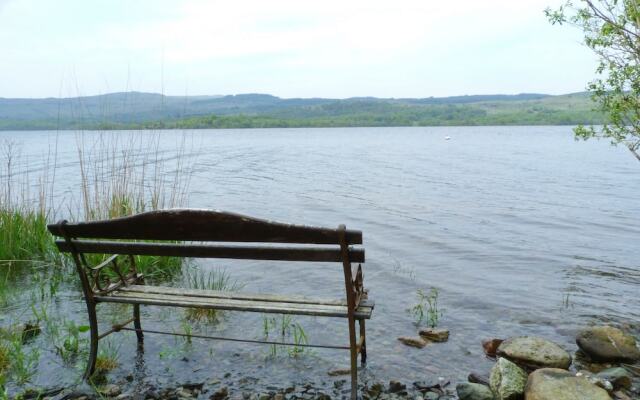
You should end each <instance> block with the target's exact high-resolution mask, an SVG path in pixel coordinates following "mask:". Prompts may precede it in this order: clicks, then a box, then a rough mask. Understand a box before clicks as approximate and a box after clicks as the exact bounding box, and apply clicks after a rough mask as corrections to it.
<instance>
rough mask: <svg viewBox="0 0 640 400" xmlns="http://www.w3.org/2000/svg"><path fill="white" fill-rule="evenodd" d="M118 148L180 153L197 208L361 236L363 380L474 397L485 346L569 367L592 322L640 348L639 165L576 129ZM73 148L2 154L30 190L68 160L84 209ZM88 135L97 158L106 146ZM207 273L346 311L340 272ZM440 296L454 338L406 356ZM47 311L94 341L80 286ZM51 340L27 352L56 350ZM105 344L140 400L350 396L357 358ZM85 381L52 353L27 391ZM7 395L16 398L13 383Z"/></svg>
mask: <svg viewBox="0 0 640 400" xmlns="http://www.w3.org/2000/svg"><path fill="white" fill-rule="evenodd" d="M108 134H109V135H113V134H117V135H143V136H144V135H152V134H153V135H155V134H159V135H160V154H162V155H166V156H167V157H169V158H170V157H171V154H172V150H173V149H174V148H175V146H176V145H177V144H179V143H180V142H181V141H182V140H183V138H184V137H187V141H188V146H187V148H189V149H190V150H189V157H190V158H187V160H188V162H189V163H191V168H192V171H193V173H192V176H191V182H190V186H189V188H190V189H189V204H188V205H189V206H190V207H198V208H213V209H221V210H225V211H233V212H237V213H243V214H247V215H251V216H256V217H261V218H267V219H272V220H278V221H282V222H290V223H298V224H311V225H320V226H328V227H337V226H338V225H339V224H341V223H344V224H346V226H347V227H348V228H351V229H358V230H362V231H363V235H364V247H365V249H366V263H365V264H364V266H363V268H364V272H365V278H364V282H365V286H366V287H367V288H369V291H370V297H371V298H372V299H373V300H375V302H376V308H375V311H374V314H373V318H372V320H371V321H370V322H368V323H367V339H368V345H367V346H368V355H369V357H368V364H367V366H366V368H365V369H364V370H363V371H362V374H363V377H367V378H370V379H379V380H385V381H388V380H389V379H403V380H407V381H410V380H411V381H422V380H426V381H437V379H438V377H444V378H445V379H447V380H451V381H452V382H456V381H463V380H466V376H467V374H468V373H469V372H471V371H479V372H487V371H488V370H489V369H490V368H491V366H492V364H493V363H492V361H490V360H487V359H485V358H484V356H483V353H482V347H481V346H480V340H481V339H483V338H486V337H508V336H513V335H537V336H542V337H545V338H548V339H551V340H553V341H555V342H557V343H559V344H561V345H562V346H563V347H565V348H566V349H567V350H569V351H570V352H573V351H575V350H576V349H577V347H576V345H575V342H574V338H575V333H576V332H577V331H578V330H579V329H580V328H581V327H583V326H585V325H589V324H592V323H595V322H603V321H604V322H611V323H614V324H623V325H626V326H628V328H629V329H630V330H631V332H632V333H635V334H636V335H637V334H638V333H639V332H640V325H639V324H638V321H639V320H640V297H638V295H637V293H638V289H637V288H638V285H639V284H640V262H639V261H638V260H639V259H640V247H638V240H639V239H640V163H638V162H637V160H635V159H634V158H633V157H632V156H631V155H629V154H627V153H628V152H627V150H626V149H624V148H622V147H618V148H615V147H611V146H609V145H608V143H607V142H605V141H600V142H598V141H592V142H576V141H574V139H573V136H572V131H571V128H570V127H464V128H348V129H347V128H345V129H340V128H332V129H269V130H260V129H251V130H198V131H159V132H133V131H127V132H109V133H108ZM79 135H80V134H79V133H77V132H0V140H2V139H5V138H7V139H11V140H13V141H14V142H16V143H18V145H19V147H20V149H21V152H22V157H23V158H22V159H23V162H24V164H22V165H21V166H20V167H21V168H16V170H17V171H23V173H27V171H28V173H29V174H30V175H34V176H35V175H37V174H38V173H40V172H42V170H43V169H44V168H49V167H50V165H51V161H45V158H44V157H43V156H42V155H43V154H45V153H47V151H48V150H49V149H50V148H52V147H54V146H55V145H56V144H57V149H58V150H57V152H56V154H57V160H56V164H57V165H56V182H55V186H56V188H55V189H56V190H55V193H56V196H58V199H65V198H66V199H68V198H71V197H74V196H77V194H78V192H79V186H78V185H79V181H80V179H79V176H78V175H79V172H78V171H79V169H78V165H77V154H76V141H77V140H78V136H79ZM82 135H84V138H85V139H86V140H91V138H92V137H95V136H97V135H100V133H99V132H84V133H83V134H82ZM185 135H186V136H185ZM447 136H449V137H450V140H445V137H447ZM150 151H152V150H151V149H150ZM169 162H171V160H170V159H169ZM59 213H60V216H64V214H65V210H59ZM199 266H200V268H203V269H212V268H217V267H225V268H226V270H227V272H229V273H230V274H231V275H232V277H233V278H234V279H238V281H240V282H242V283H244V284H245V287H244V289H243V290H245V291H248V292H269V293H271V292H273V293H297V294H305V295H309V296H320V297H342V296H343V295H344V294H343V291H344V284H343V281H342V272H341V267H340V265H337V264H336V265H331V264H301V263H273V262H240V261H228V260H208V261H203V262H201V263H200V264H199ZM71 281H72V282H73V279H71ZM23 282H24V283H23V284H24V285H25V287H28V285H30V284H31V283H30V280H29V279H25V280H23ZM431 287H435V288H437V289H438V290H439V293H440V295H439V303H440V306H441V308H442V310H443V316H442V318H441V322H440V326H441V327H445V328H448V329H450V330H451V337H450V339H449V341H448V342H447V343H443V344H434V345H430V346H427V347H426V348H424V349H421V350H418V349H414V348H409V347H406V346H404V345H402V344H401V343H399V342H398V341H397V340H396V338H397V337H398V336H407V335H412V334H415V333H416V331H417V328H416V327H415V325H414V324H413V322H414V320H413V318H412V316H411V315H410V314H409V313H408V312H407V309H408V308H410V307H411V306H413V305H414V304H415V303H416V302H417V296H416V291H417V290H418V289H424V290H428V289H429V288H431ZM49 306H50V307H51V309H52V310H54V311H55V312H56V313H58V314H61V315H66V317H67V318H68V319H73V320H76V321H78V322H79V323H82V324H84V323H86V322H84V321H86V311H85V305H84V302H83V301H82V299H81V297H80V294H79V292H78V290H77V287H76V285H74V284H73V283H66V284H65V285H64V287H63V289H62V290H61V291H60V292H58V295H57V298H55V299H54V301H53V302H52V303H51V304H50V305H49ZM29 307H30V302H29V299H28V298H25V297H24V296H23V297H19V298H17V299H15V301H14V302H12V303H11V304H10V305H9V306H8V307H7V308H6V309H5V310H3V312H2V313H0V325H1V324H5V325H8V324H11V323H15V322H17V321H26V320H28V319H29V318H30V317H31V314H30V313H31V310H30V309H29ZM105 308H106V309H107V310H106V311H107V312H106V313H100V312H99V315H102V320H103V321H104V322H106V323H109V322H110V321H111V319H113V317H114V316H118V317H122V315H123V308H119V307H111V308H110V307H105ZM124 310H126V309H124ZM127 315H128V314H127ZM183 316H184V314H183V312H182V311H181V310H176V309H166V308H164V309H162V308H157V307H143V311H142V318H143V322H142V324H143V327H146V328H148V329H158V330H174V331H182V329H183V328H182V327H181V324H182V321H183ZM295 321H296V322H299V323H300V324H301V325H302V326H304V329H305V331H306V333H307V335H308V337H309V341H310V342H311V343H319V344H327V343H331V344H338V345H343V344H346V343H347V342H348V341H347V329H346V328H347V327H346V323H345V321H344V320H340V319H328V318H310V317H296V318H295ZM262 325H263V317H262V315H260V314H250V313H225V315H224V317H223V318H222V320H221V321H220V323H218V324H216V325H208V324H206V323H200V324H194V326H193V333H196V332H202V333H204V334H215V335H221V336H231V337H245V338H250V339H256V338H262V337H263V332H262ZM103 326H107V325H103ZM44 340H45V338H44V337H39V338H36V340H35V341H34V343H33V344H32V345H34V346H41V347H42V348H46V347H47V345H46V344H45V343H43V341H44ZM109 343H110V345H111V346H112V347H113V348H114V349H116V350H117V352H118V358H119V367H118V368H117V369H115V370H114V371H113V372H111V373H110V374H109V377H110V379H113V380H121V379H123V378H124V377H125V376H128V375H132V376H133V382H132V385H137V384H140V383H148V382H155V383H156V384H166V385H172V384H180V383H183V382H186V381H190V382H193V381H206V380H211V379H214V380H215V379H220V380H223V379H225V378H224V377H225V374H228V373H231V374H232V376H234V377H238V379H239V377H250V378H255V379H256V380H257V381H256V385H258V386H265V387H266V386H269V385H275V386H283V385H287V384H289V383H295V382H325V381H331V380H333V379H343V378H344V377H339V378H329V377H328V376H327V371H329V370H332V369H336V368H346V367H348V352H346V351H342V352H341V351H326V350H313V351H312V352H310V353H309V354H303V355H301V356H298V357H290V356H289V355H288V354H287V351H286V349H278V351H277V354H276V355H275V357H274V356H273V355H272V354H271V353H270V348H269V347H268V346H262V347H261V346H256V345H247V344H235V343H228V342H212V341H204V340H199V339H193V340H192V341H191V343H188V342H186V341H184V340H182V339H175V338H172V337H166V336H159V335H152V334H149V335H147V336H146V341H145V352H144V354H140V353H137V352H136V340H135V335H132V334H130V333H124V334H116V335H113V336H112V337H110V339H109ZM101 344H102V342H101ZM79 375H80V371H79V370H78V369H77V368H74V367H68V366H65V365H62V364H61V362H60V360H59V358H58V357H56V355H55V352H53V351H42V352H41V354H40V357H39V362H38V372H37V374H35V375H34V376H33V378H32V384H30V386H58V385H61V384H63V385H64V384H72V383H74V382H76V381H77V380H78V377H79ZM8 388H9V391H10V393H11V392H14V393H15V392H17V391H19V390H20V388H19V387H18V386H16V385H15V384H14V383H12V382H9V385H8Z"/></svg>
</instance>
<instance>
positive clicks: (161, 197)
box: [73, 133, 190, 280]
mask: <svg viewBox="0 0 640 400" xmlns="http://www.w3.org/2000/svg"><path fill="white" fill-rule="evenodd" d="M76 142H77V151H78V160H79V169H80V194H81V206H80V207H77V208H76V210H78V209H81V210H82V215H73V218H74V219H77V220H89V221H91V220H104V219H112V218H118V217H125V216H129V215H133V214H137V213H140V212H144V211H153V210H159V209H163V208H175V207H182V206H186V204H187V193H188V187H189V182H190V169H189V167H188V166H187V162H186V150H187V146H186V137H183V138H182V141H181V143H179V144H178V146H177V149H175V151H174V150H171V151H163V150H161V149H160V136H158V135H149V134H147V133H144V134H140V135H136V136H134V135H129V134H124V135H123V134H122V133H108V134H107V133H104V134H100V135H98V136H97V137H96V136H95V135H94V134H91V135H87V134H82V133H81V134H79V135H78V136H77V140H76ZM95 261H99V259H98V258H95ZM136 264H137V267H138V271H139V272H141V273H143V274H144V275H145V276H146V277H147V278H148V279H151V280H166V279H169V278H171V277H173V276H174V275H175V274H176V273H177V272H179V271H180V269H181V265H182V260H181V259H179V258H172V257H152V256H145V257H137V258H136Z"/></svg>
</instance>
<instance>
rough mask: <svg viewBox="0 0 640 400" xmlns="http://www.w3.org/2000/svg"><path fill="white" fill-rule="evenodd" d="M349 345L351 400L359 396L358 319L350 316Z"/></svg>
mask: <svg viewBox="0 0 640 400" xmlns="http://www.w3.org/2000/svg"><path fill="white" fill-rule="evenodd" d="M349 345H350V346H349V347H350V351H351V400H356V399H357V398H358V342H357V340H356V321H355V319H354V318H353V317H349Z"/></svg>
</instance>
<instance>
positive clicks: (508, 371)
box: [489, 358, 527, 400]
mask: <svg viewBox="0 0 640 400" xmlns="http://www.w3.org/2000/svg"><path fill="white" fill-rule="evenodd" d="M526 384H527V373H526V372H524V370H523V369H522V368H520V367H518V366H517V365H516V364H514V363H512V362H511V361H509V360H507V359H506V358H499V359H498V362H497V363H496V365H494V366H493V368H492V369H491V376H490V377H489V385H490V387H491V390H492V391H493V393H494V394H495V396H496V398H497V400H521V399H522V396H523V394H524V387H525V385H526Z"/></svg>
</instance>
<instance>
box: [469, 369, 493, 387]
mask: <svg viewBox="0 0 640 400" xmlns="http://www.w3.org/2000/svg"><path fill="white" fill-rule="evenodd" d="M467 380H468V381H469V382H471V383H479V384H481V385H485V386H489V377H488V376H484V375H481V374H478V373H475V372H472V373H470V374H469V376H468V377H467Z"/></svg>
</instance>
